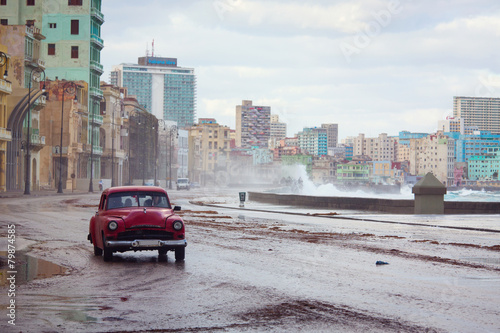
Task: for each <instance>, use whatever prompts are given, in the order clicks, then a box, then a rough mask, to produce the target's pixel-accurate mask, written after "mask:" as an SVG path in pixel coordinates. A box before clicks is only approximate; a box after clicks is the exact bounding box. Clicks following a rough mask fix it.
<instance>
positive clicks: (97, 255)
mask: <svg viewBox="0 0 500 333" xmlns="http://www.w3.org/2000/svg"><path fill="white" fill-rule="evenodd" d="M90 242H91V243H92V244H94V255H95V256H96V257H99V256H102V249H101V248H98V247H97V246H96V245H95V241H94V239H93V238H92V236H90Z"/></svg>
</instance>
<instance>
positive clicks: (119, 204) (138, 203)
mask: <svg viewBox="0 0 500 333" xmlns="http://www.w3.org/2000/svg"><path fill="white" fill-rule="evenodd" d="M124 207H162V208H170V203H169V202H168V199H167V196H166V195H165V194H164V193H157V192H119V193H112V194H110V195H109V197H108V201H107V209H116V208H124Z"/></svg>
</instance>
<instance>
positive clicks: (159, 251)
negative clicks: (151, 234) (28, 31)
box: [158, 249, 167, 257]
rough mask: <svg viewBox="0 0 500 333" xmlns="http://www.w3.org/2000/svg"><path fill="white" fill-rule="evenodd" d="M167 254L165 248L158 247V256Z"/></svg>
mask: <svg viewBox="0 0 500 333" xmlns="http://www.w3.org/2000/svg"><path fill="white" fill-rule="evenodd" d="M166 255H167V250H166V249H158V256H160V257H164V256H166Z"/></svg>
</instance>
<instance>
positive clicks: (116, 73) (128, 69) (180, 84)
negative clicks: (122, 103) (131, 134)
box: [111, 56, 196, 128]
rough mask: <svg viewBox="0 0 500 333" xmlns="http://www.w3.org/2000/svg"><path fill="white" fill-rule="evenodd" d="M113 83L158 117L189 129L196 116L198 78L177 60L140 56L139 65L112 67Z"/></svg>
mask: <svg viewBox="0 0 500 333" xmlns="http://www.w3.org/2000/svg"><path fill="white" fill-rule="evenodd" d="M111 84H113V85H115V86H118V87H125V88H127V89H128V95H134V96H136V98H137V101H138V102H139V104H140V105H141V106H142V107H143V108H145V109H146V110H148V111H150V112H151V113H152V114H153V115H154V116H155V117H156V118H158V119H164V120H171V121H175V122H176V123H177V124H178V125H179V127H181V128H184V127H189V126H191V125H193V124H194V122H195V117H196V76H195V74H194V69H193V68H186V67H178V66H177V59H176V58H159V57H148V56H146V57H140V58H139V59H138V64H120V65H117V66H113V70H112V72H111Z"/></svg>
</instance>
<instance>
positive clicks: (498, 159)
mask: <svg viewBox="0 0 500 333" xmlns="http://www.w3.org/2000/svg"><path fill="white" fill-rule="evenodd" d="M467 170H468V172H469V180H499V179H500V178H499V174H500V147H493V148H488V153H487V154H484V155H480V156H471V157H470V158H469V160H468V163H467Z"/></svg>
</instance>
